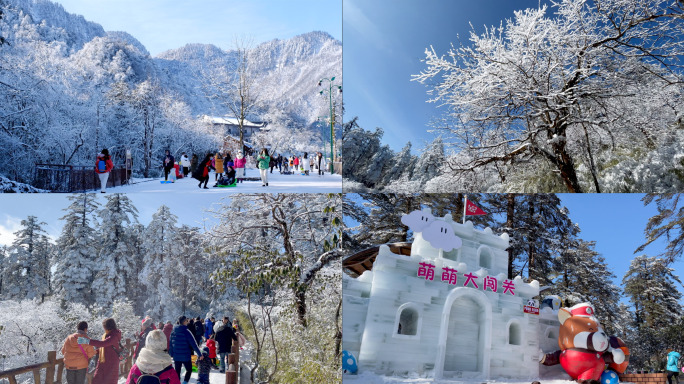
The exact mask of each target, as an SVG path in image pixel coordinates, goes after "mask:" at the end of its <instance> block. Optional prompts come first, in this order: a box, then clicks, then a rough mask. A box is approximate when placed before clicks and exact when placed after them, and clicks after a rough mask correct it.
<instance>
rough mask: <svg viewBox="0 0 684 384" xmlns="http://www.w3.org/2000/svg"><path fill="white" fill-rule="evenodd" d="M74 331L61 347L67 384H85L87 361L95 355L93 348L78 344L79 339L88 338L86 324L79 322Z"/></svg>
mask: <svg viewBox="0 0 684 384" xmlns="http://www.w3.org/2000/svg"><path fill="white" fill-rule="evenodd" d="M76 329H77V332H76V333H74V334H72V335H69V336H68V337H67V338H66V340H64V345H63V346H62V355H63V356H64V368H65V369H66V380H67V384H85V382H86V373H87V371H88V361H89V360H90V358H91V357H93V356H95V354H96V353H97V352H95V348H93V346H91V345H80V344H79V343H78V338H79V337H87V336H88V323H86V322H85V321H81V322H79V323H78V326H77V327H76Z"/></svg>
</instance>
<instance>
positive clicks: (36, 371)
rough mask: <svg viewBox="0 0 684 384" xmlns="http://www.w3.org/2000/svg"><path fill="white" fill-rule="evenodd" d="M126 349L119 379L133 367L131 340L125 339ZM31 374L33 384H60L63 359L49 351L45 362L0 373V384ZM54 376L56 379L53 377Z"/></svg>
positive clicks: (120, 365) (11, 382) (15, 380)
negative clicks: (42, 378)
mask: <svg viewBox="0 0 684 384" xmlns="http://www.w3.org/2000/svg"><path fill="white" fill-rule="evenodd" d="M125 345H126V348H128V350H129V351H130V353H129V355H128V357H127V358H126V360H124V361H122V362H121V363H120V364H119V377H123V378H125V377H128V371H130V370H131V367H132V366H133V354H134V348H135V343H131V339H126V344H125ZM43 369H44V370H45V381H42V382H41V381H40V378H41V371H42V370H43ZM29 372H33V383H34V384H61V383H62V375H63V373H64V358H59V359H58V358H57V352H56V351H49V352H48V355H47V362H45V363H38V364H32V365H27V366H25V367H19V368H14V369H10V370H9V371H0V383H2V381H3V380H2V379H7V380H9V384H18V382H17V376H19V375H23V374H25V373H29ZM55 374H56V376H57V377H55ZM92 380H93V378H92V375H88V383H89V384H90V383H92Z"/></svg>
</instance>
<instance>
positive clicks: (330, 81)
mask: <svg viewBox="0 0 684 384" xmlns="http://www.w3.org/2000/svg"><path fill="white" fill-rule="evenodd" d="M323 81H327V82H328V97H329V100H330V174H331V175H332V174H333V173H334V170H335V168H334V164H333V163H334V160H335V152H334V149H333V140H334V139H333V138H334V137H335V128H334V126H335V117H334V116H333V104H332V90H333V87H337V90H338V92H339V93H342V86H341V85H337V84H334V83H333V82H334V81H335V76H333V77H331V78H329V79H328V78H326V77H324V78H322V79H320V80H318V86H319V87H321V86H323ZM324 92H325V89H323V90H322V91H320V92H319V93H320V94H321V95H323V94H324Z"/></svg>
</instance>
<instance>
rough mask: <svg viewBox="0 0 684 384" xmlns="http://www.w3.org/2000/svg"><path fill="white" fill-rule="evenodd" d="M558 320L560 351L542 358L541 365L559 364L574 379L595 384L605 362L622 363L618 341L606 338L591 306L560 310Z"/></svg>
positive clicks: (585, 305) (622, 358) (622, 356)
mask: <svg viewBox="0 0 684 384" xmlns="http://www.w3.org/2000/svg"><path fill="white" fill-rule="evenodd" d="M558 320H559V321H560V323H561V325H560V332H559V336H558V345H559V346H560V349H561V350H560V351H557V352H555V353H551V354H547V355H546V356H544V357H543V358H542V361H541V363H542V364H544V365H555V364H558V363H560V365H561V366H563V369H564V370H565V372H567V373H568V375H570V377H572V378H573V379H575V380H577V381H579V382H586V381H595V382H598V381H599V379H600V378H601V374H602V373H603V370H604V368H605V365H606V362H607V361H608V362H609V363H614V364H616V365H620V364H622V363H623V362H624V360H625V354H624V351H623V350H622V349H621V348H620V345H619V344H618V342H617V340H619V339H618V338H617V337H608V335H606V333H605V332H604V331H603V328H602V327H601V324H600V323H599V321H598V320H597V319H596V317H595V316H594V307H593V306H592V305H591V304H589V303H581V304H577V305H575V306H573V307H570V308H560V310H559V311H558ZM623 345H624V343H623ZM625 368H626V367H625Z"/></svg>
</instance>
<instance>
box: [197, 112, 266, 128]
mask: <svg viewBox="0 0 684 384" xmlns="http://www.w3.org/2000/svg"><path fill="white" fill-rule="evenodd" d="M202 118H203V119H204V120H207V121H209V122H210V123H212V124H222V125H236V126H237V125H239V124H238V119H236V118H234V117H227V116H223V117H219V116H207V115H204V116H203V117H202ZM243 126H244V127H254V128H264V127H265V126H266V123H265V122H259V123H255V122H252V121H249V120H247V119H245V121H244V125H243Z"/></svg>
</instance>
